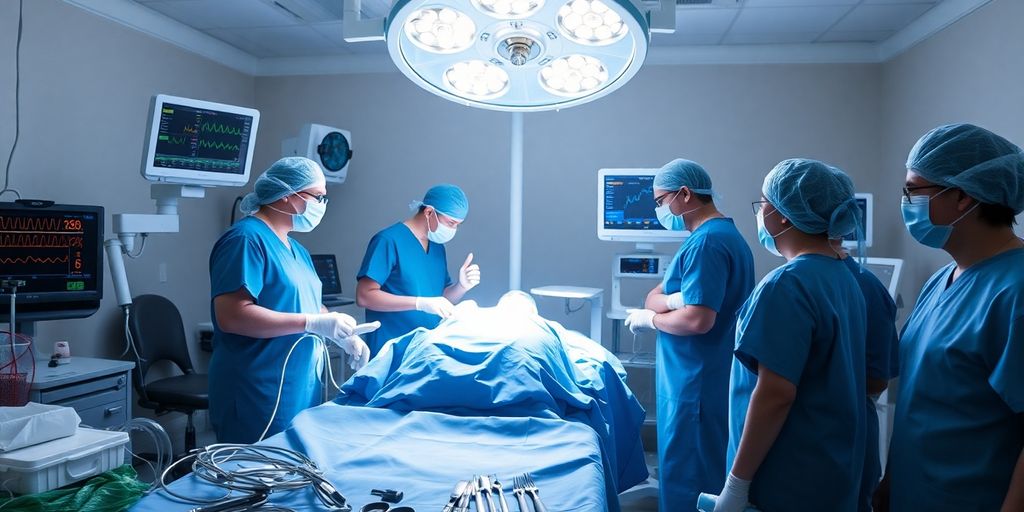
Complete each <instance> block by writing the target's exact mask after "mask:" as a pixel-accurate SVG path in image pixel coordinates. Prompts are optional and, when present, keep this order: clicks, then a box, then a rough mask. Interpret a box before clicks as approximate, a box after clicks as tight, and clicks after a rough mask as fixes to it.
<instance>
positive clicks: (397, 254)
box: [356, 184, 480, 356]
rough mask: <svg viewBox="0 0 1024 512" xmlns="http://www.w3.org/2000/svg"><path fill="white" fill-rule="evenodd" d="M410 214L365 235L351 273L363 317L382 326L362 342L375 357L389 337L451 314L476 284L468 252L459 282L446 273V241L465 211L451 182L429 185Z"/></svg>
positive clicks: (475, 270)
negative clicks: (360, 258)
mask: <svg viewBox="0 0 1024 512" xmlns="http://www.w3.org/2000/svg"><path fill="white" fill-rule="evenodd" d="M410 208H412V209H413V210H414V211H415V213H414V214H413V216H412V217H410V218H408V219H406V220H405V221H403V222H398V223H396V224H393V225H391V226H390V227H388V228H385V229H383V230H381V231H380V232H378V233H377V234H376V235H374V236H373V238H372V239H370V244H369V245H368V246H367V247H366V255H365V256H363V264H362V266H361V267H360V268H359V274H358V275H357V276H356V278H357V279H358V284H357V286H356V302H357V303H358V304H359V306H360V307H364V308H366V321H367V322H372V321H375V320H379V321H380V322H381V327H380V329H378V330H377V331H376V332H373V333H370V334H368V335H367V337H366V341H367V343H368V344H369V346H370V351H371V353H372V355H374V356H376V355H377V353H378V352H380V349H381V347H383V346H384V343H386V342H387V341H388V340H390V339H392V338H396V337H398V336H401V335H403V334H405V333H407V332H409V331H411V330H413V329H416V328H417V327H425V328H427V329H433V328H434V327H437V324H438V323H439V322H440V321H441V320H442V319H444V318H448V317H449V316H451V315H452V313H453V312H454V304H455V303H458V302H459V301H460V300H462V297H463V296H464V295H465V294H466V292H468V291H469V290H470V289H472V288H473V287H475V286H476V285H478V284H480V267H479V265H477V264H475V263H473V253H469V255H468V256H467V257H466V260H465V261H464V262H463V264H462V266H461V267H460V268H459V275H458V280H457V281H453V280H452V278H451V276H450V275H449V274H448V257H447V255H446V254H445V249H444V244H446V243H448V242H449V241H450V240H451V239H452V238H453V237H454V236H455V233H456V231H457V230H458V227H459V225H461V224H462V223H463V222H464V221H465V220H466V216H467V215H468V214H469V199H468V198H467V197H466V194H465V193H464V192H463V191H462V189H460V188H459V187H456V186H455V185H448V184H442V185H437V186H434V187H431V188H430V190H428V191H427V193H426V195H424V196H423V200H422V201H415V202H413V203H412V205H410Z"/></svg>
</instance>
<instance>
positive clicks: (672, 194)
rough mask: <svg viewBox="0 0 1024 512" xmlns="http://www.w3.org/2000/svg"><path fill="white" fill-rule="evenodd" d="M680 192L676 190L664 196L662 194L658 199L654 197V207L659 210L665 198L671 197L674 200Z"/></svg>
mask: <svg viewBox="0 0 1024 512" xmlns="http://www.w3.org/2000/svg"><path fill="white" fill-rule="evenodd" d="M682 190H683V189H679V190H676V191H675V192H665V193H664V194H662V195H660V196H658V197H655V198H654V206H657V207H658V208H661V203H664V202H665V198H666V197H668V196H672V197H673V198H675V196H677V195H679V192H681V191H682Z"/></svg>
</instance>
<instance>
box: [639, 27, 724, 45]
mask: <svg viewBox="0 0 1024 512" xmlns="http://www.w3.org/2000/svg"><path fill="white" fill-rule="evenodd" d="M721 40H722V34H693V33H689V32H681V31H678V30H677V31H676V32H675V33H674V34H653V35H652V36H651V45H653V46H691V45H708V44H718V42H719V41H721Z"/></svg>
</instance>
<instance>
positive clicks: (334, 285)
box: [310, 254, 341, 297]
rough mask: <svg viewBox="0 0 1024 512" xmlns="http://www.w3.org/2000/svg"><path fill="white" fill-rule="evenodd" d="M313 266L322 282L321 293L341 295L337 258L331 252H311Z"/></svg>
mask: <svg viewBox="0 0 1024 512" xmlns="http://www.w3.org/2000/svg"><path fill="white" fill-rule="evenodd" d="M310 257H311V258H313V268H314V269H315V270H316V275H317V276H318V277H320V282H321V283H323V295H324V296H325V297H328V296H332V295H334V296H336V295H341V279H340V278H339V277H338V260H337V259H336V258H335V257H334V255H333V254H313V255H311V256H310Z"/></svg>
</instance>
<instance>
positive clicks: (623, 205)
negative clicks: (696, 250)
mask: <svg viewBox="0 0 1024 512" xmlns="http://www.w3.org/2000/svg"><path fill="white" fill-rule="evenodd" d="M657 172H658V170H657V169H601V170H599V171H598V173H597V237H598V238H599V239H601V240H608V241H613V242H677V241H680V240H682V239H684V238H686V237H687V236H688V235H689V234H690V233H689V231H669V230H667V229H665V228H664V227H662V225H661V223H660V222H658V216H657V215H655V213H654V175H655V174H657Z"/></svg>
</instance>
